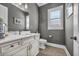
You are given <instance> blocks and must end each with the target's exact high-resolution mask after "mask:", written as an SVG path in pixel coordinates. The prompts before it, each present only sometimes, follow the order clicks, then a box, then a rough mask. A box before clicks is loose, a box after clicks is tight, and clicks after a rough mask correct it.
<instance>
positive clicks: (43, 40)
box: [39, 39, 47, 49]
mask: <svg viewBox="0 0 79 59" xmlns="http://www.w3.org/2000/svg"><path fill="white" fill-rule="evenodd" d="M39 43H40V48H41V49H45V48H46V46H45V45H46V43H47V40H45V39H40V40H39Z"/></svg>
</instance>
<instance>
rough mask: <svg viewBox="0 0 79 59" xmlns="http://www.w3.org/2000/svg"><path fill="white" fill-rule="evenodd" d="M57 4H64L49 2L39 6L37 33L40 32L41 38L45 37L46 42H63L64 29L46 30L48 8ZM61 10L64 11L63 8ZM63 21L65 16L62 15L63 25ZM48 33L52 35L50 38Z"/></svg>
mask: <svg viewBox="0 0 79 59" xmlns="http://www.w3.org/2000/svg"><path fill="white" fill-rule="evenodd" d="M59 5H64V4H60V3H53V4H51V3H50V4H47V5H44V6H42V7H40V8H39V14H40V15H39V33H40V34H41V38H45V39H46V40H47V41H48V42H51V43H56V44H65V29H63V30H48V28H47V27H48V9H49V8H54V7H57V6H59ZM64 6H65V5H64ZM63 9H65V8H63ZM63 12H65V11H64V10H63ZM64 21H65V17H64V16H63V25H64ZM64 26H65V25H64ZM64 26H63V27H64ZM50 34H51V35H52V37H51V38H49V35H50Z"/></svg>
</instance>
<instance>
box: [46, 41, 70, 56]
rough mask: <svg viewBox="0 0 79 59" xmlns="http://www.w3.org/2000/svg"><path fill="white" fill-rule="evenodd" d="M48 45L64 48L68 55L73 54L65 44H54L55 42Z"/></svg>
mask: <svg viewBox="0 0 79 59" xmlns="http://www.w3.org/2000/svg"><path fill="white" fill-rule="evenodd" d="M46 45H48V46H53V47H57V48H62V49H64V51H65V52H66V54H67V56H71V55H70V53H69V52H68V50H67V48H66V46H65V45H60V44H54V43H48V42H47V43H46Z"/></svg>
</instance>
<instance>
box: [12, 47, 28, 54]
mask: <svg viewBox="0 0 79 59" xmlns="http://www.w3.org/2000/svg"><path fill="white" fill-rule="evenodd" d="M13 56H27V48H23V49H22V50H20V51H18V52H17V53H15V54H14V55H13Z"/></svg>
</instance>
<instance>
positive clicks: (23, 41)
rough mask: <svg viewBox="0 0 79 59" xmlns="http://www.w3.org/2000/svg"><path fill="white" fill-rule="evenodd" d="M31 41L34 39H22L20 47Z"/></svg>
mask: <svg viewBox="0 0 79 59" xmlns="http://www.w3.org/2000/svg"><path fill="white" fill-rule="evenodd" d="M31 40H34V37H29V38H24V39H22V45H25V44H28V43H29V42H30V41H31Z"/></svg>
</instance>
